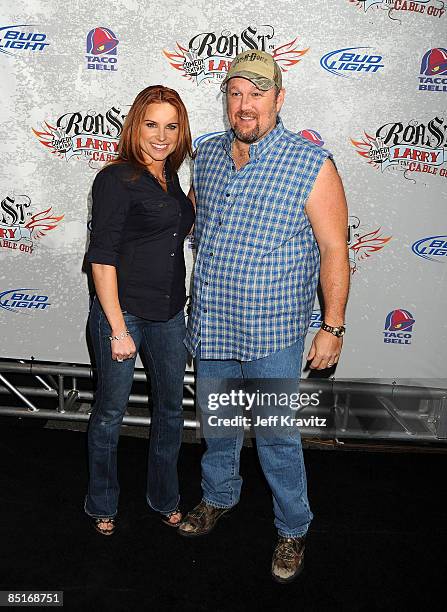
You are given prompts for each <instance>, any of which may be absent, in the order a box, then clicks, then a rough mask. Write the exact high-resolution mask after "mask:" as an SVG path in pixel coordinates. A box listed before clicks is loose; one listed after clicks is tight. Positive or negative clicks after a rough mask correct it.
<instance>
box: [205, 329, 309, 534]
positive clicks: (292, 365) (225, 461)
mask: <svg viewBox="0 0 447 612" xmlns="http://www.w3.org/2000/svg"><path fill="white" fill-rule="evenodd" d="M303 348H304V341H303V339H300V340H298V342H296V343H295V344H292V345H291V346H289V347H287V348H285V349H283V350H281V351H278V352H276V353H273V354H271V355H268V356H267V357H263V358H261V359H256V360H254V361H238V360H232V359H228V360H212V359H201V358H200V345H199V347H198V350H197V357H196V372H197V383H196V390H197V402H198V408H199V409H200V412H201V415H202V419H203V418H208V417H209V416H210V415H211V414H215V412H211V411H210V409H209V407H208V405H207V397H208V394H209V389H210V386H213V385H214V388H217V386H218V381H219V380H225V379H226V380H235V379H245V380H247V381H250V380H251V381H256V380H258V381H259V382H262V379H281V378H282V379H288V382H290V381H296V391H298V385H299V378H300V375H301V362H302V355H303ZM294 386H295V383H294ZM224 429H226V431H223V430H224ZM208 431H209V428H208ZM216 431H217V435H216V433H215V434H214V435H213V436H210V435H207V434H206V433H205V429H204V435H205V438H206V444H207V450H206V451H205V453H204V455H203V457H202V491H203V499H204V501H206V502H207V503H208V504H210V505H211V506H214V507H217V508H229V507H231V506H234V505H235V504H237V503H238V501H239V496H240V492H241V487H242V478H241V476H240V474H239V459H240V452H241V448H242V444H243V441H244V429H243V427H242V426H239V425H238V426H235V427H234V428H231V429H228V428H223V429H222V435H220V436H219V435H218V430H217V428H216ZM256 447H257V451H258V456H259V461H260V463H261V467H262V471H263V472H264V475H265V477H266V479H267V482H268V484H269V486H270V489H271V491H272V497H273V510H274V514H275V521H274V522H275V526H276V528H277V529H278V532H279V534H280V535H282V536H286V537H296V536H302V535H304V534H305V533H306V532H307V530H308V527H309V524H310V522H311V520H312V518H313V515H312V512H311V510H310V508H309V502H308V498H307V483H306V470H305V467H304V459H303V451H302V446H301V436H300V432H299V429H298V427H297V426H292V427H291V428H289V427H287V428H282V429H279V430H277V433H275V432H272V431H271V430H270V431H268V430H266V431H265V432H263V428H258V429H257V430H256Z"/></svg>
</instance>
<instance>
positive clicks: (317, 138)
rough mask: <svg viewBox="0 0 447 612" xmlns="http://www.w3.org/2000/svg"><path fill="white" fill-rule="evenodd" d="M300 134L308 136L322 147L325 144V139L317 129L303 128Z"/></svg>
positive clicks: (307, 137) (307, 138)
mask: <svg viewBox="0 0 447 612" xmlns="http://www.w3.org/2000/svg"><path fill="white" fill-rule="evenodd" d="M298 136H302V137H303V138H306V140H310V142H313V143H314V144H316V145H317V146H318V147H322V146H323V145H324V140H323V139H322V138H321V136H320V134H319V133H318V132H317V131H315V130H301V132H298Z"/></svg>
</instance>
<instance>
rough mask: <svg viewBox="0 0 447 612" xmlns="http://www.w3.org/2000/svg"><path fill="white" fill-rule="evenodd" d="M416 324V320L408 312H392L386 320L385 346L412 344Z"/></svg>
mask: <svg viewBox="0 0 447 612" xmlns="http://www.w3.org/2000/svg"><path fill="white" fill-rule="evenodd" d="M414 323H415V319H414V317H413V315H412V314H411V312H409V311H408V310H403V309H401V308H398V309H396V310H392V311H391V312H389V313H388V314H387V316H386V319H385V331H384V332H383V336H384V338H383V341H384V342H385V344H411V338H412V332H413V325H414Z"/></svg>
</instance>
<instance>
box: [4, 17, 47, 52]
mask: <svg viewBox="0 0 447 612" xmlns="http://www.w3.org/2000/svg"><path fill="white" fill-rule="evenodd" d="M34 27H35V26H32V25H26V24H21V25H10V26H4V27H2V28H0V53H4V54H5V55H19V54H20V53H22V52H23V51H29V52H39V51H44V50H45V49H46V48H47V47H48V45H49V44H50V43H48V42H46V40H47V35H46V34H44V33H43V32H39V31H37V32H36V31H33V30H32V29H33V28H34Z"/></svg>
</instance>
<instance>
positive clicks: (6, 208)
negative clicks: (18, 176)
mask: <svg viewBox="0 0 447 612" xmlns="http://www.w3.org/2000/svg"><path fill="white" fill-rule="evenodd" d="M30 206H31V198H30V197H29V196H27V195H24V194H17V195H16V194H10V195H8V196H6V198H4V199H3V200H2V201H1V202H0V249H9V250H12V251H20V252H21V253H28V254H29V255H31V253H32V252H33V251H34V245H35V242H36V240H39V239H40V238H43V237H44V236H46V235H47V233H48V232H49V231H50V230H53V229H55V228H56V227H57V226H58V224H59V223H60V221H62V219H63V218H64V215H60V216H55V215H53V214H52V208H51V206H50V207H49V208H47V209H46V210H42V211H40V212H36V213H35V214H32V213H31V211H30V210H29V208H30Z"/></svg>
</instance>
